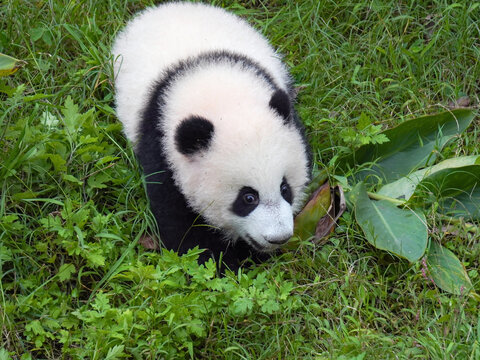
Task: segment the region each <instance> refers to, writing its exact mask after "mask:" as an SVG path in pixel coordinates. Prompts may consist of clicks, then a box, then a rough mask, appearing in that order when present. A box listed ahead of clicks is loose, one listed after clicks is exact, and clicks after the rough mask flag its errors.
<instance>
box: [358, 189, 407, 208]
mask: <svg viewBox="0 0 480 360" xmlns="http://www.w3.org/2000/svg"><path fill="white" fill-rule="evenodd" d="M367 194H368V197H369V198H370V199H373V200H386V201H388V202H391V203H392V204H395V205H397V206H399V205H404V204H405V203H406V201H405V200H399V199H394V198H391V197H388V196H385V195H380V194H377V193H373V192H370V191H367Z"/></svg>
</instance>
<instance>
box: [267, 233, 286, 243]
mask: <svg viewBox="0 0 480 360" xmlns="http://www.w3.org/2000/svg"><path fill="white" fill-rule="evenodd" d="M291 237H292V236H291V235H289V236H287V237H276V238H271V239H266V240H267V241H268V242H269V243H270V244H274V245H283V244H285V243H287V242H288V240H290V238H291Z"/></svg>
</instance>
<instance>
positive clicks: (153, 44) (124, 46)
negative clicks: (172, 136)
mask: <svg viewBox="0 0 480 360" xmlns="http://www.w3.org/2000/svg"><path fill="white" fill-rule="evenodd" d="M213 50H229V51H233V52H236V53H239V54H243V55H246V56H248V57H250V58H251V59H253V60H255V61H256V62H258V63H259V64H260V65H262V66H263V67H264V68H266V69H268V70H269V72H270V73H271V74H272V76H273V77H274V79H275V80H277V83H278V85H279V86H281V87H283V88H284V89H285V84H286V83H287V82H288V74H287V72H286V70H285V68H284V66H283V64H282V63H281V61H280V59H279V56H278V55H277V54H276V53H275V51H274V50H273V48H272V47H271V46H270V44H269V43H268V42H267V41H266V39H265V38H264V37H262V36H261V35H260V34H259V33H258V32H256V31H255V30H254V29H253V28H252V27H251V26H250V25H249V24H248V23H247V22H246V21H244V20H242V19H241V18H239V17H237V16H235V15H233V14H230V13H228V12H226V11H224V10H223V9H221V8H217V7H213V6H208V5H204V4H200V3H176V2H174V3H168V4H163V5H161V6H158V7H152V8H148V9H146V10H144V11H143V12H141V13H140V14H138V15H137V16H136V17H135V18H134V19H133V20H132V21H130V22H129V23H128V25H127V27H126V28H125V29H124V30H123V31H122V32H121V33H120V34H119V35H118V36H117V39H116V40H115V43H114V46H113V50H112V52H113V55H114V58H115V66H114V71H115V87H116V92H117V93H116V99H117V104H116V105H117V115H118V117H119V118H120V121H122V123H123V126H124V131H125V134H126V135H127V137H128V139H129V140H130V141H132V142H133V143H134V144H135V142H136V140H137V130H138V128H137V127H138V123H139V120H140V111H141V109H143V106H144V104H145V101H146V100H147V96H148V94H149V85H150V84H152V82H153V81H154V80H156V79H158V78H159V77H160V74H161V73H162V72H163V71H164V70H165V69H166V68H168V67H169V66H171V65H172V64H175V63H177V62H178V60H180V59H186V58H188V57H190V56H196V55H198V54H199V53H202V52H206V51H213Z"/></svg>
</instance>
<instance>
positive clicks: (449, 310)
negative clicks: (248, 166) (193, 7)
mask: <svg viewBox="0 0 480 360" xmlns="http://www.w3.org/2000/svg"><path fill="white" fill-rule="evenodd" d="M151 3H152V2H151V1H116V0H110V1H93V0H88V1H79V2H71V1H60V0H52V1H28V2H27V1H20V0H7V1H6V2H4V3H3V4H2V6H1V7H0V20H1V22H0V23H1V24H2V25H1V26H2V31H1V32H0V52H3V53H6V54H9V55H12V56H14V57H16V58H19V59H23V60H25V61H27V62H28V65H27V66H26V67H25V68H23V69H21V70H20V71H19V72H18V73H17V74H15V75H14V76H11V77H8V78H2V79H0V148H1V149H2V151H0V279H1V283H0V295H1V296H0V331H1V333H2V341H1V343H0V359H8V358H9V357H10V358H14V359H29V358H38V359H40V358H42V359H43V358H46V359H58V358H65V359H67V358H86V359H92V358H93V359H106V358H109V359H114V358H117V357H119V358H120V357H127V358H138V359H158V358H178V359H182V358H188V357H194V358H205V359H274V358H276V359H293V358H299V359H308V358H312V359H415V358H417V359H472V360H473V359H480V317H479V314H478V309H479V306H480V304H479V303H478V300H475V299H473V298H471V297H468V296H453V295H449V294H447V293H444V292H442V291H441V290H439V289H438V288H436V287H435V286H434V284H432V282H431V281H430V280H429V279H428V274H427V275H426V276H425V275H424V273H423V270H424V266H423V265H422V263H421V262H420V263H417V264H409V263H407V262H405V261H402V260H400V259H398V258H395V257H393V256H391V255H389V254H387V253H385V252H382V251H380V250H377V249H374V248H372V247H371V246H370V245H368V243H367V241H366V240H365V238H364V237H363V235H362V233H361V231H360V229H359V228H358V226H357V225H356V224H355V220H354V218H353V217H352V215H351V214H350V213H346V214H345V215H344V216H343V217H342V219H341V221H340V226H339V227H338V228H337V229H336V230H335V233H334V234H333V235H332V236H331V237H330V239H329V241H328V242H327V243H326V244H325V245H323V246H318V247H315V246H313V245H311V244H309V243H302V244H301V245H300V246H299V247H298V249H296V250H295V251H291V252H288V253H285V254H283V255H282V256H280V257H277V258H275V259H272V260H271V261H270V262H268V263H266V264H263V265H261V266H257V267H254V268H252V269H251V270H249V271H245V272H244V273H242V274H230V275H229V276H227V277H225V278H217V277H216V276H215V274H214V273H215V271H214V267H213V265H212V264H209V265H208V266H207V267H206V268H203V267H199V266H197V265H196V261H195V256H196V255H195V253H192V254H190V255H189V256H184V257H182V258H179V257H178V256H176V255H175V254H172V253H168V252H166V253H164V254H160V253H152V252H148V251H146V250H144V249H143V248H142V247H141V246H140V245H139V243H138V241H139V237H140V236H141V235H142V234H147V233H149V228H151V224H152V221H153V220H152V219H153V217H152V215H151V214H150V212H149V210H148V204H147V199H146V197H145V193H144V188H143V185H142V179H141V176H140V172H139V167H138V165H137V163H136V160H135V157H134V155H133V152H132V150H131V148H130V147H129V145H128V144H127V142H126V140H125V138H124V136H123V135H122V132H121V126H120V125H119V122H118V121H117V120H116V118H115V114H114V110H113V109H112V108H113V86H112V66H111V58H110V56H109V48H110V44H111V42H112V39H113V37H114V34H115V32H116V31H117V30H118V29H120V28H121V27H122V26H123V24H124V23H125V21H126V20H127V19H129V18H130V17H131V15H132V14H133V13H135V12H136V11H138V10H140V9H142V8H144V7H145V6H147V5H150V4H151ZM215 3H216V4H218V5H221V6H225V7H227V8H229V9H231V10H232V11H234V12H235V13H237V14H239V15H242V16H244V17H246V18H247V19H249V20H250V21H251V22H252V23H253V24H255V26H256V27H257V28H258V29H259V30H261V31H262V32H264V33H265V34H266V35H267V36H268V37H269V38H270V39H271V40H272V42H273V44H274V45H275V46H276V47H278V48H279V49H280V51H281V52H282V53H283V54H285V61H286V62H287V63H288V64H289V65H290V66H291V68H292V73H293V75H294V78H295V80H296V83H297V85H298V86H299V87H300V88H301V90H300V93H299V97H298V107H297V108H298V110H299V112H300V114H301V116H302V119H303V120H304V122H305V124H306V125H307V128H308V131H309V139H310V142H311V144H312V145H313V147H314V153H315V157H316V164H317V166H318V167H328V168H329V169H330V170H332V171H334V169H335V158H336V156H337V155H340V154H342V153H343V152H344V151H346V149H350V148H352V146H353V145H352V143H350V142H349V141H348V139H345V137H342V136H341V131H342V130H343V129H349V128H352V127H354V125H355V124H356V122H357V120H358V118H359V117H360V116H361V115H362V113H363V114H365V115H367V116H369V117H370V118H371V119H374V121H375V124H381V125H382V126H384V127H385V128H386V127H388V126H391V125H393V124H396V123H399V122H401V121H403V120H404V119H407V118H410V117H412V116H418V115H421V114H425V113H434V112H437V111H440V110H442V109H444V108H445V107H449V106H451V105H452V103H455V101H457V99H459V98H462V97H465V96H467V97H468V98H469V102H470V106H471V107H475V108H477V109H478V104H479V94H480V82H479V79H480V65H479V64H480V63H479V61H478V59H480V30H479V24H480V3H479V2H474V1H471V2H466V1H465V2H459V3H455V4H450V2H447V1H442V0H438V1H401V2H399V1H393V0H392V1H387V0H385V1H368V2H367V1H365V2H358V3H357V2H352V1H347V0H339V1H328V0H320V1H318V0H311V1H310V0H309V1H299V2H294V1H270V2H259V1H245V2H233V1H216V2H215ZM365 115H364V116H365ZM474 122H475V123H474V125H473V126H472V127H471V128H470V129H469V131H468V132H467V133H466V134H465V135H463V136H462V137H461V138H459V139H458V140H457V141H455V142H454V143H452V144H451V145H450V146H448V147H447V148H446V149H444V152H443V153H442V156H444V157H452V156H458V155H464V154H466V155H472V154H479V152H480V145H479V133H480V123H479V121H478V118H477V119H476V120H474ZM332 159H333V160H332ZM429 225H430V227H429V229H430V230H429V237H430V240H431V241H439V242H441V243H442V244H443V245H444V246H446V247H447V248H449V249H451V250H452V251H453V252H454V253H455V254H456V255H457V256H458V257H459V259H460V260H461V261H462V262H463V264H464V265H465V267H466V269H467V271H468V272H469V275H470V278H471V279H472V282H473V284H474V288H475V290H476V292H477V293H478V292H480V277H479V275H478V269H479V267H480V260H479V259H480V241H479V238H480V234H474V233H468V232H467V231H466V230H465V228H464V227H462V226H460V225H457V224H453V223H452V224H448V223H445V222H440V220H438V219H437V218H435V217H434V216H433V215H429Z"/></svg>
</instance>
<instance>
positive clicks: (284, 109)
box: [269, 89, 290, 123]
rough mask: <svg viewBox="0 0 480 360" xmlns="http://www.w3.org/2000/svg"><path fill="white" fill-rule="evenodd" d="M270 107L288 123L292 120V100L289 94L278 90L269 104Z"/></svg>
mask: <svg viewBox="0 0 480 360" xmlns="http://www.w3.org/2000/svg"><path fill="white" fill-rule="evenodd" d="M269 105H270V107H271V108H272V109H273V110H275V111H276V112H277V113H278V114H279V115H280V116H282V117H283V118H284V119H285V123H287V122H288V121H289V119H290V98H289V97H288V95H287V93H286V92H285V91H283V90H281V89H278V90H276V91H275V92H274V93H273V95H272V98H271V99H270V103H269Z"/></svg>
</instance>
